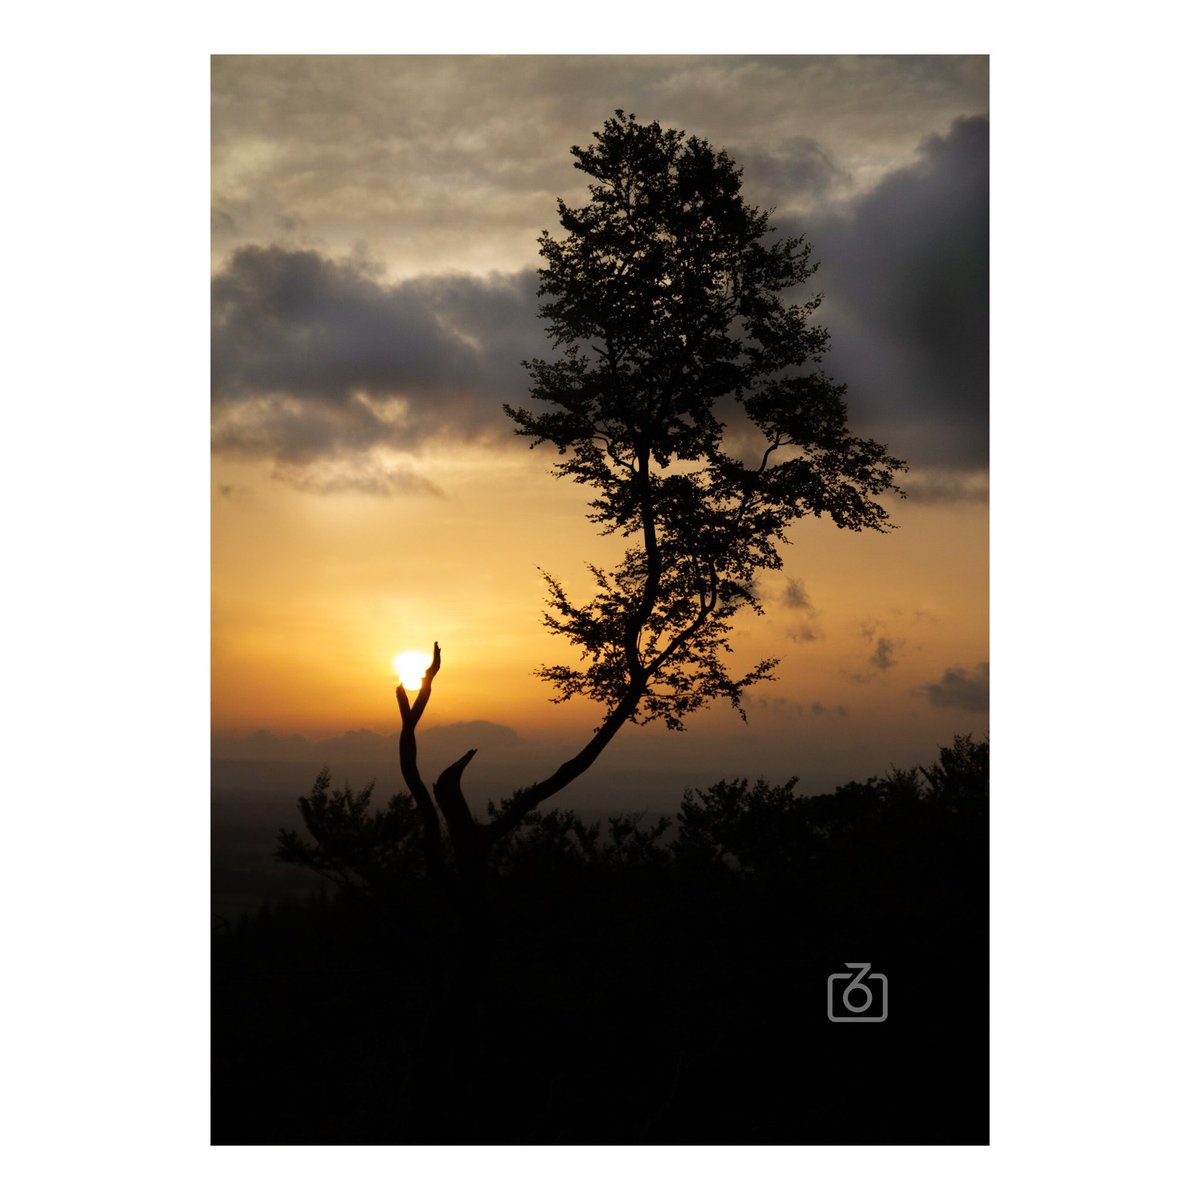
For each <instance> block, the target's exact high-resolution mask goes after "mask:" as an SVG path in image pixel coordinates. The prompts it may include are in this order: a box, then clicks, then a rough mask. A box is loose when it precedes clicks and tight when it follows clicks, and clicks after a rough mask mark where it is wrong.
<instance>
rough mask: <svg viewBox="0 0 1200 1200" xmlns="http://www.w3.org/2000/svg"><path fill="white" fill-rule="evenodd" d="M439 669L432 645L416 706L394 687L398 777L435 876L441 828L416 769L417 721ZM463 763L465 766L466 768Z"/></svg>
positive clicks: (441, 867)
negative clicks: (413, 810)
mask: <svg viewBox="0 0 1200 1200" xmlns="http://www.w3.org/2000/svg"><path fill="white" fill-rule="evenodd" d="M441 667H442V649H441V647H440V646H439V645H438V644H437V642H434V643H433V661H432V662H431V663H430V664H429V667H428V668H427V669H426V671H425V674H424V676H423V678H422V679H421V689H420V691H419V692H418V693H417V700H416V703H415V704H410V703H409V699H408V693H407V692H406V691H405V690H404V684H400V686H399V687H397V688H396V703H397V704H398V705H399V706H400V774H401V775H403V776H404V782H405V783H406V784H408V790H409V791H410V792H411V793H412V797H413V800H414V801H416V805H417V811H418V812H419V813H420V814H421V825H422V827H423V829H424V838H423V845H424V849H425V863H426V865H427V866H428V868H429V872H430V874H431V875H434V876H444V875H445V871H446V863H445V860H444V859H443V857H442V828H441V824H440V823H439V822H438V815H437V809H436V808H434V805H433V800H432V798H431V797H430V795H429V789H428V788H427V787H426V786H425V781H424V780H423V779H422V778H421V772H420V770H419V768H418V767H417V722H418V721H420V719H421V715H422V713H424V711H425V706H426V705H427V704H428V703H429V696H430V693H431V692H432V690H433V677H434V676H435V675H436V674H437V673H438V671H440V670H441ZM465 765H466V764H464V766H465Z"/></svg>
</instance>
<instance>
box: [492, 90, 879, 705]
mask: <svg viewBox="0 0 1200 1200" xmlns="http://www.w3.org/2000/svg"><path fill="white" fill-rule="evenodd" d="M594 136H595V138H596V139H597V140H596V142H595V144H593V145H591V146H589V147H588V148H586V149H581V148H580V147H578V146H575V147H572V151H571V152H572V154H573V155H574V157H575V160H576V161H575V166H576V168H577V169H579V170H581V171H583V172H584V173H585V174H586V175H587V176H588V177H589V185H588V186H589V191H590V193H591V200H590V201H589V202H588V203H587V204H584V205H582V206H581V207H579V208H572V207H571V206H569V205H567V204H566V203H565V202H564V201H562V200H560V201H559V203H558V213H559V219H560V221H561V224H562V228H563V230H564V235H563V236H562V237H561V238H556V237H554V236H552V235H551V234H550V233H549V232H546V231H544V232H543V233H542V236H541V239H540V244H541V254H542V257H543V259H544V260H545V266H543V267H542V268H541V271H540V275H541V280H542V283H541V288H540V291H539V295H540V296H542V297H544V302H543V304H542V306H541V309H540V315H541V316H542V318H543V319H544V320H545V321H546V323H547V330H548V333H549V335H550V336H551V337H552V339H553V343H554V347H555V349H556V350H558V351H560V353H559V355H558V356H557V357H556V358H553V359H534V360H532V361H530V362H528V363H526V364H525V365H526V366H527V368H528V369H529V371H530V373H531V375H532V379H533V386H532V389H531V395H532V397H533V399H534V400H535V401H538V402H540V405H539V407H538V408H537V409H536V410H533V409H526V408H512V407H507V406H506V411H507V412H508V413H509V415H510V416H511V417H512V418H513V420H514V421H515V423H516V427H517V431H518V432H519V433H521V434H524V435H526V436H528V437H530V438H531V439H532V442H533V444H534V445H537V444H540V443H549V444H550V445H552V446H553V447H554V448H555V449H556V450H557V452H558V455H559V461H558V463H557V464H556V468H555V469H556V472H557V474H558V475H560V476H562V477H566V478H570V479H574V480H575V481H576V482H578V483H580V484H583V485H585V486H587V487H588V488H590V489H591V490H592V493H593V496H592V499H591V502H590V503H591V508H592V512H591V514H590V516H591V519H592V520H593V521H595V522H596V523H597V524H598V525H599V526H600V528H601V529H602V531H603V532H604V533H606V534H616V535H619V536H620V537H621V538H623V539H627V540H628V541H629V543H630V545H629V547H628V548H627V549H626V550H625V552H624V555H623V557H622V559H621V561H620V563H619V565H617V566H616V567H615V569H611V570H605V569H602V568H600V567H597V566H592V567H591V572H592V575H593V577H594V580H595V585H596V592H595V595H594V597H593V598H592V599H591V600H588V601H586V602H583V603H577V602H575V601H573V600H571V599H570V598H569V597H568V596H567V594H566V592H565V590H564V588H563V587H562V586H561V585H560V583H559V582H558V581H557V580H556V579H555V578H553V577H552V576H549V575H548V576H547V580H548V583H549V586H550V611H549V613H548V614H547V616H546V621H547V623H548V624H549V626H550V627H551V628H552V629H553V630H555V631H556V632H557V633H560V634H562V635H564V636H565V637H566V638H567V639H568V640H569V641H570V642H572V643H574V644H575V645H576V646H577V647H578V648H579V650H580V653H581V658H582V661H583V665H582V666H547V667H543V668H542V670H541V672H540V673H541V675H542V676H543V677H544V678H545V679H547V680H549V681H550V682H551V683H552V684H554V686H555V687H556V689H557V691H558V696H557V699H559V700H564V699H567V698H569V697H571V696H575V695H584V696H587V697H590V698H591V699H594V700H597V701H599V702H600V703H601V704H603V705H604V706H605V709H606V713H607V722H606V724H608V723H611V722H613V721H616V722H617V723H620V722H622V721H624V720H631V721H639V720H640V721H651V720H655V719H662V720H663V721H665V723H666V724H667V725H668V726H670V727H672V728H680V727H682V724H683V720H684V718H685V717H686V716H687V715H688V714H689V713H691V712H693V711H695V710H696V709H698V708H701V707H703V706H704V705H706V704H707V703H709V702H710V701H712V700H713V699H716V698H721V697H724V698H726V699H728V700H729V701H730V702H731V703H732V704H733V705H734V706H735V707H736V708H737V709H738V710H739V711H741V699H742V693H743V690H744V689H745V688H746V687H748V686H749V685H750V684H752V683H755V682H757V681H759V680H763V679H768V678H770V677H771V673H772V670H773V668H774V667H775V666H776V665H777V662H778V660H777V659H767V660H765V661H763V662H760V663H759V664H757V666H755V667H754V668H753V669H752V670H751V671H749V672H748V673H746V674H744V675H736V676H735V675H731V674H730V672H729V670H728V665H727V653H728V651H729V650H730V644H729V633H730V628H731V625H730V623H731V620H732V618H733V616H734V615H735V614H736V613H737V612H738V611H739V610H741V609H743V608H750V609H752V610H754V611H755V612H761V607H760V605H759V602H758V599H757V598H756V593H755V579H756V577H757V576H758V575H759V574H760V573H761V572H764V571H771V570H775V569H778V568H779V567H780V566H781V560H780V554H779V547H780V545H781V544H783V543H785V542H786V541H787V535H786V530H787V528H788V526H789V525H790V524H791V523H792V522H794V521H796V520H798V519H799V518H801V517H803V516H810V515H811V516H822V515H827V516H829V517H831V518H832V519H833V520H834V521H835V522H836V523H837V524H838V525H839V526H841V527H843V528H846V529H851V530H861V529H875V530H883V529H886V528H888V517H887V513H886V512H885V510H884V509H883V507H882V506H881V505H880V504H879V503H878V502H877V501H876V500H875V499H874V497H876V496H878V495H880V494H881V493H884V492H886V491H888V490H897V489H896V488H895V484H894V475H895V473H896V472H897V471H900V470H903V464H902V463H901V462H900V461H899V460H898V459H896V458H893V457H891V456H889V455H888V453H887V450H886V447H884V446H882V445H880V444H879V443H877V442H874V441H870V440H868V439H863V438H858V437H854V436H852V435H851V433H850V432H849V430H848V429H847V425H846V405H845V401H844V399H843V395H844V392H845V388H844V387H843V386H841V385H839V384H837V383H835V382H834V381H833V380H831V379H830V378H829V377H828V376H827V375H826V373H825V371H824V370H823V368H822V365H821V364H822V354H823V352H824V351H825V348H826V346H827V343H828V334H827V332H826V330H825V329H824V328H822V327H821V326H820V325H817V324H815V323H814V322H813V319H812V318H813V314H814V313H815V311H816V309H817V307H818V305H819V304H820V296H819V295H812V296H809V297H807V298H803V299H799V300H794V299H792V298H791V297H790V296H789V295H788V293H789V292H791V290H792V289H795V288H797V287H798V286H799V285H801V284H803V283H805V282H806V281H807V280H808V279H809V277H810V276H811V275H812V273H813V272H814V270H815V269H816V264H815V263H814V262H813V261H812V257H811V248H810V247H809V245H808V244H807V242H806V241H804V240H803V239H801V238H791V237H789V238H782V239H777V240H771V239H770V235H771V234H772V233H774V232H775V230H774V228H773V227H772V226H771V224H770V213H769V212H764V211H762V210H760V209H758V208H755V207H753V206H752V205H749V204H747V203H746V201H745V200H744V199H743V197H742V194H741V186H742V179H741V171H740V170H739V169H738V168H737V167H736V166H735V165H734V163H733V162H732V160H731V159H730V157H729V156H728V154H726V153H725V152H724V151H723V150H721V151H718V150H714V149H713V148H712V146H711V145H710V144H709V143H708V142H707V141H705V140H703V139H701V138H697V137H687V136H685V134H684V133H683V132H682V131H679V130H674V129H664V128H662V127H661V126H660V125H659V123H658V122H657V121H653V122H650V123H648V124H641V123H639V122H638V121H637V119H636V117H635V116H634V114H632V113H631V114H629V115H628V116H626V115H625V113H624V112H623V111H621V110H619V109H618V110H617V112H616V114H615V116H614V117H612V118H610V119H609V120H608V121H606V122H605V124H604V128H603V130H601V131H599V132H597V133H595V134H594ZM743 715H744V714H743ZM602 728H603V727H602Z"/></svg>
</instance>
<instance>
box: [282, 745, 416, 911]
mask: <svg viewBox="0 0 1200 1200" xmlns="http://www.w3.org/2000/svg"><path fill="white" fill-rule="evenodd" d="M374 786H375V785H374V784H373V783H371V784H368V785H367V786H366V787H365V788H362V789H361V790H360V791H358V792H355V791H354V790H353V789H352V788H350V787H349V786H346V787H344V788H338V787H334V786H332V780H331V776H330V773H329V769H328V768H327V767H326V768H325V769H324V770H322V771H321V773H320V774H319V775H318V776H317V778H316V781H315V782H314V783H313V787H312V791H311V792H310V793H309V794H308V795H307V796H301V797H300V799H299V801H298V804H299V808H300V815H301V817H302V818H303V820H304V827H305V829H306V830H307V832H308V834H309V838H311V840H308V839H306V838H304V837H302V836H301V835H300V834H298V833H296V832H295V831H294V830H284V829H281V830H280V831H279V839H278V843H277V846H276V850H275V857H276V858H277V859H278V860H279V861H280V862H285V863H290V864H292V865H294V866H299V867H307V868H308V869H309V870H312V871H315V872H316V873H317V874H319V875H322V876H324V877H325V878H326V879H329V880H331V881H332V882H334V883H337V884H338V885H340V886H341V887H344V888H347V889H350V890H353V891H366V892H369V893H372V894H377V895H384V894H389V893H390V892H391V891H392V889H393V887H394V885H395V884H396V883H398V882H400V881H402V880H404V879H406V878H412V877H414V876H419V875H421V874H423V872H424V863H425V860H424V856H423V854H422V851H421V845H420V838H421V834H422V824H421V820H420V816H419V814H418V813H417V808H416V805H415V804H414V803H413V799H412V797H411V796H410V795H409V794H408V793H407V792H401V793H399V794H397V795H395V796H393V797H392V798H391V799H390V800H389V801H388V802H387V804H386V805H385V806H384V807H382V808H379V807H372V804H371V795H372V792H373V791H374Z"/></svg>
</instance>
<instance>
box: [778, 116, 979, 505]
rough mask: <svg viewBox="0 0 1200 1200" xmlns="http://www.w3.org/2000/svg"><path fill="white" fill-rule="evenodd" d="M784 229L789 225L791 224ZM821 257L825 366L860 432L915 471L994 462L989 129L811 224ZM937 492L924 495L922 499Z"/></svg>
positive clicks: (967, 134)
mask: <svg viewBox="0 0 1200 1200" xmlns="http://www.w3.org/2000/svg"><path fill="white" fill-rule="evenodd" d="M785 226H786V228H785ZM780 227H781V232H788V233H793V232H805V233H806V234H807V235H808V238H809V240H810V242H811V243H812V246H813V249H814V256H815V257H816V258H817V259H819V260H820V262H821V268H820V271H819V272H818V274H817V276H816V277H815V278H814V280H813V282H814V283H815V284H818V285H819V286H820V288H821V289H822V291H823V293H824V296H825V303H824V305H823V307H822V309H821V313H820V317H821V320H822V321H823V323H825V324H826V325H827V327H828V328H829V331H830V334H831V342H830V350H829V353H828V355H827V359H826V365H827V366H828V368H829V371H830V373H831V374H832V375H833V376H834V377H835V378H837V379H838V380H840V381H841V382H844V383H846V384H847V385H848V392H847V402H848V404H849V407H850V417H851V424H852V426H855V427H859V426H863V427H866V429H867V430H869V432H870V433H871V434H872V436H876V437H880V438H882V439H883V440H884V441H886V442H887V443H888V444H889V448H890V449H891V450H892V451H893V452H895V453H896V454H898V455H899V456H900V457H902V458H905V459H908V460H909V461H910V462H911V463H912V465H914V466H918V467H934V468H941V469H942V471H943V475H944V474H945V472H947V471H962V470H967V471H978V470H979V469H980V468H985V467H986V465H987V461H988V121H987V118H986V117H983V116H974V117H965V118H961V119H959V120H958V121H956V122H955V123H954V125H953V127H952V128H951V129H950V131H949V132H948V133H947V134H946V135H945V136H939V135H931V136H929V137H927V138H926V139H925V140H924V141H923V142H922V144H921V146H920V151H919V156H918V159H917V161H916V162H915V163H913V164H912V165H910V166H906V167H904V168H902V169H899V170H896V171H893V172H892V173H890V174H889V175H887V176H886V177H885V178H884V179H883V180H881V181H880V182H879V184H878V185H877V186H876V187H875V188H874V189H873V190H872V191H870V192H868V193H867V194H866V195H864V196H862V197H861V198H859V199H857V200H856V201H854V202H852V204H851V205H850V206H849V207H848V208H845V209H844V210H843V211H840V212H836V211H834V212H828V213H826V214H817V215H816V216H814V217H812V218H810V219H809V220H808V221H806V222H805V225H804V227H803V229H801V227H800V226H799V225H798V224H797V223H796V222H795V221H790V222H780ZM939 498H947V499H948V498H951V496H950V495H949V494H948V493H945V492H943V496H941V497H939V496H937V495H936V494H935V493H934V492H931V491H929V490H926V493H925V495H924V496H923V499H927V500H932V499H939Z"/></svg>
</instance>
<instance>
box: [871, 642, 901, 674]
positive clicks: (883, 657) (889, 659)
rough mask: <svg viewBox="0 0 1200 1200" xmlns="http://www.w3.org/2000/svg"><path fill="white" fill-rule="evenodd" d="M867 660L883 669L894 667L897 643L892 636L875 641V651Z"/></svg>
mask: <svg viewBox="0 0 1200 1200" xmlns="http://www.w3.org/2000/svg"><path fill="white" fill-rule="evenodd" d="M867 661H868V662H870V664H871V665H872V666H873V667H878V668H879V669H880V670H881V671H886V670H887V669H888V668H889V667H894V666H895V665H896V643H895V642H894V641H892V639H891V638H884V637H881V638H880V639H879V640H878V641H877V642H876V643H875V653H874V654H872V655H871V657H870V658H869V659H868V660H867Z"/></svg>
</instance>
